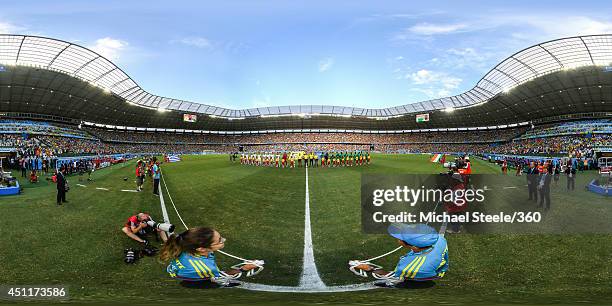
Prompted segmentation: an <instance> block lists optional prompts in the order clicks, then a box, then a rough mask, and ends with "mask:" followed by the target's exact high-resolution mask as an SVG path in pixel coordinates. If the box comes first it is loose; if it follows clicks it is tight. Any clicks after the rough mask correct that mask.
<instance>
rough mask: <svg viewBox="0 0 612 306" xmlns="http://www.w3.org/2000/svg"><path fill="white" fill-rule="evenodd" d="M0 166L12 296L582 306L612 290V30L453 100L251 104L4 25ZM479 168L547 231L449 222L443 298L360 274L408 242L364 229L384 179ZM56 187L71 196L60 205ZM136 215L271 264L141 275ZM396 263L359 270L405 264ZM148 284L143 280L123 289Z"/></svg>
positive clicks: (491, 77)
mask: <svg viewBox="0 0 612 306" xmlns="http://www.w3.org/2000/svg"><path fill="white" fill-rule="evenodd" d="M465 157H468V158H467V159H466V158H465ZM152 158H156V160H157V161H160V163H159V164H158V165H157V166H155V167H156V169H157V168H161V169H163V170H162V172H161V174H160V179H155V177H154V174H152V175H148V174H147V175H146V178H145V179H144V183H143V185H142V188H141V187H137V184H138V183H137V182H138V177H135V171H139V170H138V169H140V168H139V167H140V164H141V161H142V162H146V163H149V165H150V166H151V168H147V169H146V170H145V171H146V172H149V171H154V170H151V169H153V168H152V167H153V165H154V161H153V160H152ZM0 159H1V164H0V168H1V172H0V174H2V180H1V182H2V185H1V186H0V214H2V215H3V219H2V220H3V222H2V227H3V230H2V233H3V235H2V237H1V238H0V241H2V243H1V245H2V246H3V247H2V248H0V254H2V258H3V263H2V265H1V271H2V273H0V285H6V286H9V285H10V286H29V285H45V286H65V287H67V288H68V290H69V293H70V299H69V300H68V302H98V303H117V302H126V301H128V300H131V301H134V302H138V303H144V302H152V301H153V302H156V303H181V304H186V303H208V304H247V303H248V304H275V303H278V304H280V303H283V304H285V303H288V302H295V303H303V304H321V303H330V304H361V303H368V304H370V303H385V304H400V303H401V304H404V303H419V304H425V303H438V302H440V301H441V300H444V301H446V302H449V303H451V302H453V303H460V304H463V303H476V302H479V303H487V304H505V303H513V304H514V303H521V304H523V303H524V304H534V303H547V304H554V303H568V304H573V303H606V302H609V300H608V299H609V297H610V296H611V295H612V290H611V288H612V270H611V269H610V264H609V263H610V261H611V260H612V258H611V255H610V254H612V244H611V243H610V242H611V239H612V236H610V234H611V232H610V229H611V228H610V224H609V220H610V217H611V216H612V205H611V204H612V201H610V199H611V198H610V195H611V194H612V191H610V190H609V188H610V187H612V185H611V183H610V173H611V172H612V34H598V35H583V36H574V37H563V38H558V39H555V40H550V41H542V42H540V43H538V44H536V45H531V46H526V47H525V48H524V49H522V50H507V54H506V58H505V59H504V60H502V61H500V62H499V63H498V64H496V65H495V66H494V67H490V69H489V71H488V72H487V73H486V74H484V75H483V76H482V77H481V78H480V80H479V81H478V82H476V83H475V84H473V87H472V88H471V89H469V90H467V91H465V92H463V93H460V94H457V95H452V96H448V97H444V98H438V99H431V100H425V101H420V102H416V103H409V104H405V105H394V106H390V107H387V108H366V107H359V106H355V107H349V106H334V105H316V104H313V105H288V106H265V107H256V108H245V109H230V108H224V107H220V106H215V105H207V104H202V103H198V102H191V101H186V100H183V99H181V97H165V96H159V95H156V94H155V92H151V91H148V90H147V89H146V86H142V87H141V85H139V83H138V80H137V79H135V78H132V77H130V76H129V75H128V74H127V73H126V72H124V70H123V69H122V67H121V65H119V64H115V63H113V61H111V60H109V59H108V58H106V57H105V56H103V55H101V54H99V53H97V52H96V51H94V50H92V49H90V48H87V47H85V46H82V45H80V44H78V43H74V42H69V41H65V40H61V39H56V38H53V37H44V36H34V35H16V34H2V35H0ZM466 161H467V163H468V164H469V165H470V166H469V168H470V170H469V173H467V175H471V174H472V171H473V173H474V174H473V178H470V180H473V184H474V186H476V185H478V184H480V183H483V182H485V183H486V186H484V187H485V190H492V192H495V198H496V199H497V200H499V201H501V202H503V203H514V204H516V205H527V206H520V207H523V208H524V207H529V209H530V210H531V211H537V212H538V214H539V213H544V215H545V219H546V220H548V221H547V222H544V224H542V226H541V227H539V225H537V226H534V227H533V228H532V227H530V226H528V225H524V226H523V225H521V227H520V228H519V227H516V226H515V227H512V226H509V227H508V228H505V227H500V228H494V229H493V230H491V231H488V228H485V229H484V230H483V229H481V228H479V227H477V226H476V227H470V226H467V225H466V226H464V227H458V228H457V230H455V231H452V230H450V228H447V226H450V225H449V224H448V223H449V222H447V221H444V220H442V219H440V220H439V221H440V222H438V223H435V224H433V222H432V226H433V228H434V229H435V230H436V232H437V235H441V236H443V237H445V239H446V241H448V246H449V247H448V248H449V255H448V256H449V258H450V259H449V260H450V267H449V269H448V271H447V272H446V275H445V276H444V277H441V278H439V279H436V280H435V281H434V283H433V284H431V287H427V288H425V287H423V288H421V287H419V288H409V289H396V288H393V289H390V288H381V287H380V286H377V285H375V284H374V283H375V281H376V280H375V279H373V278H372V277H371V276H370V274H368V273H367V271H365V272H363V273H365V276H366V278H364V277H358V276H356V275H354V273H351V270H349V269H348V268H347V263H348V262H349V261H350V260H355V259H359V258H361V259H365V258H373V257H374V256H376V255H379V254H383V253H385V252H386V251H391V250H393V249H394V248H395V247H397V244H396V243H394V241H393V240H392V239H391V238H389V236H388V235H386V234H384V232H382V233H378V234H372V233H368V232H367V229H366V228H365V227H364V224H363V220H364V219H363V211H362V205H364V198H363V193H364V190H367V188H369V185H368V184H367V182H368V180H370V179H371V178H372V176H373V177H374V178H376V177H377V175H378V176H380V175H389V176H394V175H406V174H409V175H423V176H425V175H427V176H432V175H433V176H434V177H437V176H440V175H442V174H444V173H447V172H448V171H450V172H451V174H453V173H452V172H453V171H454V170H456V171H459V169H463V166H460V164H465V162H466ZM530 163H535V167H536V168H539V169H540V175H541V173H544V172H545V173H547V174H550V175H551V177H552V176H553V175H554V185H551V186H552V187H550V191H549V193H550V195H549V196H550V199H549V201H550V202H552V203H553V204H552V208H551V209H550V210H549V209H548V207H547V208H541V207H536V204H533V203H527V201H526V197H527V194H528V191H527V189H528V185H529V183H528V180H529V179H528V178H527V179H526V177H527V175H528V174H526V173H528V172H527V171H530V170H529V168H530ZM137 165H138V166H137ZM135 169H136V170H135ZM572 171H573V172H572ZM58 172H64V174H61V177H62V178H61V179H60V178H59V176H60V174H58ZM460 174H461V175H465V174H466V172H461V171H460ZM64 175H65V178H63V177H64ZM480 175H482V178H481V179H479V176H480ZM142 176H143V177H145V175H144V174H142ZM492 177H493V178H495V179H493V178H492ZM497 178H499V179H500V181H499V182H497V181H495V182H494V180H497ZM58 180H65V181H67V182H68V185H69V191H68V192H67V193H66V191H63V192H64V193H65V194H67V198H68V201H67V203H66V204H63V205H58V204H62V203H61V202H62V201H60V200H59V195H58V198H57V199H58V202H57V203H56V193H57V192H58V189H59V187H58V186H59V183H58ZM537 180H538V182H539V180H540V179H539V178H537ZM551 180H552V178H551ZM570 180H571V181H575V188H573V187H572V188H571V189H570V187H569V186H570V185H569V181H570ZM156 181H158V182H157V183H156ZM464 181H465V182H466V184H467V179H465V177H464V180H461V182H464ZM566 181H568V183H567V188H566ZM550 182H551V181H548V183H550ZM375 183H380V184H382V183H383V182H372V184H374V185H376V184H375ZM154 184H159V187H156V186H155V185H154ZM478 186H479V185H478ZM62 188H63V187H62ZM154 188H158V189H159V192H158V193H159V195H155V194H154V193H153V189H154ZM473 188H477V187H473ZM529 188H530V187H529ZM141 190H142V191H143V192H139V191H141ZM529 197H530V198H531V194H529ZM518 202H520V204H517V203H518ZM523 202H525V203H527V204H524V203H523ZM360 203H361V204H360ZM385 205H386V204H385ZM492 205H495V204H492ZM500 205H502V204H500ZM503 205H505V204H503ZM540 205H542V204H541V203H540ZM436 209H440V211H441V210H442V207H441V206H440V207H439V206H438V205H436V206H435V207H434V208H433V211H434V212H435V211H436ZM136 212H148V213H149V214H150V215H151V216H153V217H155V220H157V221H159V222H162V220H163V222H164V223H171V224H173V225H174V226H175V228H176V229H175V230H174V232H175V233H177V234H178V233H181V232H183V231H184V230H187V229H189V228H191V227H193V226H211V227H214V228H215V229H217V230H218V231H219V233H220V234H221V235H223V237H224V238H226V239H227V245H226V247H225V248H224V249H223V251H221V252H222V254H221V255H218V256H217V257H216V258H217V260H218V265H219V267H221V268H224V267H230V266H232V265H236V264H239V265H238V266H234V267H240V264H242V265H245V264H252V263H254V261H252V260H254V259H257V260H262V261H263V262H265V265H264V264H263V262H259V261H258V263H259V264H258V265H261V266H263V267H265V269H263V270H261V272H260V273H253V274H255V275H253V276H251V277H248V278H247V277H246V274H247V273H246V271H244V272H245V273H243V274H244V275H243V276H242V277H241V278H240V279H239V280H238V282H239V284H240V285H239V286H237V287H235V288H232V289H225V288H220V289H202V290H194V289H189V288H184V287H182V286H178V285H177V281H176V280H175V279H172V278H169V277H168V273H167V272H166V264H164V263H162V262H161V261H160V259H159V258H158V257H156V255H154V256H152V257H155V258H147V257H146V256H145V257H143V258H140V259H138V260H137V262H136V263H135V264H132V265H128V264H125V263H123V261H124V258H125V256H126V254H127V253H126V252H125V250H126V249H130V248H131V249H137V248H139V247H140V244H139V243H137V242H136V241H132V240H130V239H128V238H126V237H125V235H123V234H122V233H121V228H120V227H121V224H122V222H124V220H125V219H126V218H127V217H128V216H129V215H130V214H134V213H136ZM24 221H25V222H27V225H25V224H24ZM428 222H429V221H428ZM450 223H452V221H451V222H450ZM459 229H461V230H459ZM166 232H168V234H172V231H166ZM151 243H152V244H155V245H157V246H158V248H162V242H160V241H158V240H155V239H153V241H151ZM385 254H387V253H385ZM383 255H384V254H383ZM399 256H400V255H399V253H395V254H390V255H387V256H384V257H381V258H380V259H376V261H374V260H363V261H361V262H368V263H372V264H373V263H374V262H375V263H376V264H377V265H380V266H382V267H387V268H393V267H394V266H395V263H396V262H397V259H398V258H399ZM349 265H350V264H349ZM351 268H355V266H351ZM203 270H204V269H203ZM417 270H418V269H417ZM258 272H259V271H258ZM353 272H355V271H353ZM357 272H359V271H357ZM198 273H200V272H199V271H198ZM203 273H205V270H204V272H203ZM211 273H212V272H211ZM414 273H415V275H416V274H417V272H416V271H415V272H414ZM442 274H444V273H442ZM134 275H138V278H140V279H142V280H144V281H143V282H140V283H135V284H130V285H129V286H125V284H126V280H128V279H130V278H132V277H134ZM361 276H363V275H361ZM417 287H418V286H417ZM411 289H414V290H411ZM403 290H406V291H403ZM1 297H2V298H4V296H1Z"/></svg>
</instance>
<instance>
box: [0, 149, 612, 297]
mask: <svg viewBox="0 0 612 306" xmlns="http://www.w3.org/2000/svg"><path fill="white" fill-rule="evenodd" d="M428 159H429V157H428V156H427V155H375V156H374V158H373V164H372V165H370V166H367V167H356V168H331V169H323V168H313V169H310V170H309V176H310V179H309V185H310V190H309V191H310V204H311V220H312V227H313V241H314V247H315V259H316V263H317V267H318V270H319V273H320V274H321V277H322V279H323V280H324V281H325V282H326V284H328V285H335V284H349V283H357V282H360V281H362V280H361V279H359V278H358V277H356V276H354V275H353V274H352V273H350V272H349V271H348V269H346V262H347V261H348V260H349V259H355V258H365V257H369V256H375V255H379V254H381V253H383V252H386V251H387V250H390V249H392V248H394V247H395V243H394V241H393V239H391V238H389V237H387V236H386V235H365V234H363V233H362V232H361V227H360V224H359V220H360V197H359V186H360V177H361V174H362V173H384V174H402V173H437V172H439V171H440V168H439V165H435V164H432V163H430V162H429V161H428ZM473 162H474V169H475V171H476V172H478V173H499V168H498V167H497V166H495V165H492V164H489V163H487V162H484V161H480V160H475V161H473ZM162 168H163V171H164V176H165V179H166V181H167V184H168V188H169V190H170V193H171V195H172V198H173V200H174V202H175V204H176V205H177V207H178V209H179V211H180V213H181V216H182V217H183V218H184V219H185V222H186V223H187V224H188V225H189V226H195V225H208V226H214V227H215V228H217V229H218V230H219V231H220V232H221V234H222V235H223V236H224V237H226V238H227V243H226V248H225V251H228V252H230V253H233V254H236V255H240V256H243V257H249V258H261V259H265V260H266V270H264V271H263V272H262V273H261V274H260V275H258V276H256V277H255V278H253V279H252V281H253V282H257V283H264V284H278V285H288V286H292V285H297V283H298V279H299V275H300V273H301V265H302V262H301V259H302V251H303V227H304V223H303V222H304V221H303V220H304V194H305V190H304V188H305V173H304V169H273V168H259V167H251V166H241V165H239V164H238V163H230V162H229V161H227V156H226V155H221V156H186V157H184V160H183V161H182V162H179V163H174V164H164V165H163V166H162ZM593 175H594V174H593V173H589V174H582V173H581V175H579V176H578V180H579V181H577V190H576V191H575V192H573V193H570V192H566V191H564V190H563V188H561V186H560V187H558V189H557V190H556V192H555V193H553V203H559V204H558V205H561V207H563V208H564V209H563V210H567V211H568V212H570V213H571V212H574V211H578V212H579V211H585V210H584V207H588V209H587V211H595V212H596V213H607V212H608V211H607V210H606V208H605V205H609V204H612V203H609V201H608V202H606V200H603V199H604V198H601V197H597V196H596V195H593V194H591V193H588V192H585V191H582V190H581V187H580V186H583V185H584V184H585V183H586V182H587V181H588V179H589V177H592V176H593ZM93 177H94V181H93V182H87V181H83V182H78V176H73V177H69V178H68V180H69V181H70V183H71V191H70V192H69V193H68V195H67V198H68V200H69V203H67V204H66V205H65V206H63V207H57V206H56V205H55V185H53V184H50V183H48V182H46V181H44V179H43V181H42V182H41V183H39V184H36V185H30V184H28V183H25V184H24V182H23V181H21V183H22V184H23V186H24V188H25V192H24V194H22V195H19V196H12V197H4V198H0V215H1V216H2V230H1V233H2V235H1V236H0V245H1V247H0V258H1V259H2V264H0V284H15V285H17V284H20V285H27V284H38V285H40V284H65V285H68V286H69V288H70V294H71V298H72V299H71V301H73V302H100V303H102V302H104V303H111V302H112V303H119V302H127V301H133V302H145V301H155V302H158V303H159V302H173V303H181V304H185V303H201V304H226V305H229V304H286V303H287V302H292V303H295V304H320V303H323V304H325V303H333V304H379V303H380V304H408V303H417V304H427V303H442V302H444V303H457V304H467V303H469V304H473V303H478V304H491V303H494V304H508V303H540V304H548V303H586V302H591V303H604V302H607V301H608V299H609V297H610V296H612V275H611V272H612V271H611V268H610V266H611V265H610V262H612V256H611V255H610V254H612V246H611V243H610V242H612V236H610V235H594V234H591V235H569V234H566V235H475V234H473V235H470V234H461V235H452V236H449V237H448V241H449V249H450V262H451V268H450V271H449V272H448V273H447V276H446V277H445V278H444V279H442V280H440V281H439V282H437V284H436V286H435V287H433V288H430V289H425V290H404V291H402V290H384V289H379V290H374V291H367V292H349V293H336V294H283V293H262V292H251V291H246V290H241V289H230V290H188V289H184V288H182V287H180V286H178V285H177V284H176V281H174V280H172V279H169V278H168V277H167V275H166V273H165V272H164V269H165V265H164V264H163V263H160V262H158V261H157V260H156V259H155V258H144V259H142V260H140V261H139V262H138V263H137V264H136V265H126V264H124V263H123V261H122V259H123V249H124V248H125V247H128V246H135V244H133V243H132V242H130V241H129V240H128V239H127V238H126V237H124V236H123V234H122V233H121V232H120V228H121V226H122V224H123V223H124V222H125V219H127V217H129V216H130V215H131V214H133V213H135V212H137V211H141V210H144V211H148V212H150V213H151V214H152V215H153V216H154V217H156V219H161V211H160V205H159V200H158V198H157V197H155V196H153V195H152V194H151V186H150V180H149V181H147V182H146V184H145V191H144V192H142V193H130V192H122V191H121V190H122V189H134V185H135V183H134V182H133V163H129V164H128V165H126V166H123V165H116V166H113V167H111V168H109V169H104V170H101V171H98V172H96V173H95V174H94V176H93ZM124 177H128V178H129V179H128V180H127V181H124V180H123V178H124ZM508 180H510V181H512V182H514V183H515V184H517V185H520V184H524V177H518V178H515V177H512V176H509V177H508ZM563 182H564V179H563V178H562V179H561V182H560V183H563ZM77 183H80V184H83V185H86V186H87V187H79V186H77V185H76V184H77ZM96 187H104V188H109V189H110V190H109V191H103V190H97V189H95V188H96ZM513 192H517V191H512V190H509V191H508V192H507V195H506V196H513ZM520 196H521V197H522V196H523V194H521V195H520ZM165 200H166V206H167V208H168V212H169V215H170V219H171V220H172V222H173V223H175V224H176V225H177V228H178V229H179V230H182V229H183V228H182V225H180V222H179V220H178V217H177V216H176V213H175V212H174V209H173V208H172V205H171V203H170V199H169V198H168V196H167V195H166V197H165ZM602 201H603V202H602ZM601 203H603V204H601ZM587 205H588V206H587ZM397 256H399V255H393V256H389V257H388V258H385V259H384V260H382V261H381V263H382V264H383V265H384V266H387V267H392V266H393V265H394V264H395V261H396V260H397ZM218 258H219V266H220V267H221V268H224V267H228V266H229V265H231V264H233V263H235V261H233V260H231V259H228V258H226V257H224V256H218Z"/></svg>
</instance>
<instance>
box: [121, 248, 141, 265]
mask: <svg viewBox="0 0 612 306" xmlns="http://www.w3.org/2000/svg"><path fill="white" fill-rule="evenodd" d="M124 253H125V257H123V261H124V262H125V263H126V264H134V263H136V260H138V258H140V256H139V255H140V254H139V252H137V251H134V249H132V248H129V249H125V251H124Z"/></svg>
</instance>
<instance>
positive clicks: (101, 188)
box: [96, 187, 109, 191]
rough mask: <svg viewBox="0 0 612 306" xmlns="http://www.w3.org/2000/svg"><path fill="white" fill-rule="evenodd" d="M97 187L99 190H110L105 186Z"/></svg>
mask: <svg viewBox="0 0 612 306" xmlns="http://www.w3.org/2000/svg"><path fill="white" fill-rule="evenodd" d="M96 189H98V190H104V191H108V190H109V189H108V188H104V187H96Z"/></svg>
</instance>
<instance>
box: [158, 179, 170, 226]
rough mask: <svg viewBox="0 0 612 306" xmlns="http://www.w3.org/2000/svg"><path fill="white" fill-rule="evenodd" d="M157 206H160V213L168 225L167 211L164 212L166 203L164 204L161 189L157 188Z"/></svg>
mask: <svg viewBox="0 0 612 306" xmlns="http://www.w3.org/2000/svg"><path fill="white" fill-rule="evenodd" d="M160 184H161V182H160ZM168 196H170V193H168ZM159 204H160V205H161V211H162V216H163V217H164V222H166V223H170V218H169V217H168V211H167V210H166V203H165V202H164V191H163V189H161V188H159Z"/></svg>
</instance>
